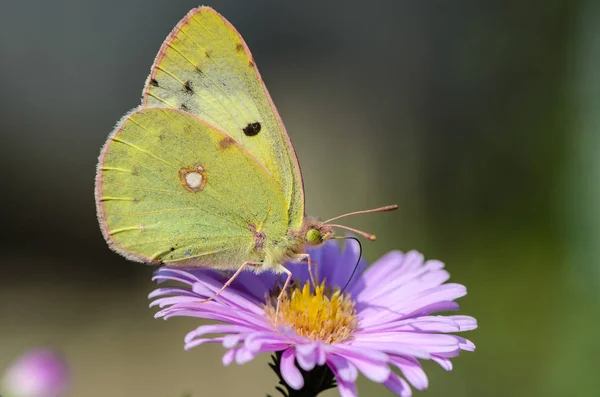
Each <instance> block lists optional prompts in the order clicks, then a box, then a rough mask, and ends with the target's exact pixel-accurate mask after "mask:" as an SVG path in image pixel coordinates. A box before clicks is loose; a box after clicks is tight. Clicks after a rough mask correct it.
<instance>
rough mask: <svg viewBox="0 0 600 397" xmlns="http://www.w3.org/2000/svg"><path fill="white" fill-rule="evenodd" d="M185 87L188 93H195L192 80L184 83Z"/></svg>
mask: <svg viewBox="0 0 600 397" xmlns="http://www.w3.org/2000/svg"><path fill="white" fill-rule="evenodd" d="M183 89H184V91H185V93H186V94H189V95H192V94H193V93H194V89H193V88H192V82H191V81H189V80H188V81H186V82H185V84H184V85H183Z"/></svg>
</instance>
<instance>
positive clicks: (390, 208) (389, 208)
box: [323, 204, 398, 226]
mask: <svg viewBox="0 0 600 397" xmlns="http://www.w3.org/2000/svg"><path fill="white" fill-rule="evenodd" d="M397 209H398V205H397V204H392V205H386V206H385V207H379V208H373V209H371V210H362V211H354V212H349V213H347V214H343V215H338V216H336V217H333V218H331V219H327V220H326V221H325V222H323V223H329V222H331V221H335V220H337V219H341V218H345V217H347V216H350V215H360V214H370V213H372V212H386V211H394V210H397ZM331 226H333V225H331Z"/></svg>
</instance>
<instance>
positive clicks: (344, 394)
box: [327, 356, 358, 397]
mask: <svg viewBox="0 0 600 397" xmlns="http://www.w3.org/2000/svg"><path fill="white" fill-rule="evenodd" d="M331 358H332V357H331V356H330V357H329V358H328V363H327V364H328V365H329V368H330V369H331V372H333V374H334V375H335V379H336V382H337V386H338V391H339V392H340V397H358V391H357V390H356V384H354V381H347V380H345V379H344V376H343V375H342V374H341V373H340V368H339V367H337V366H336V365H334V364H332V362H331V361H330V359H331ZM355 379H356V377H355Z"/></svg>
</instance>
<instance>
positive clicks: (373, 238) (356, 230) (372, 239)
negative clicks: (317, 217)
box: [329, 223, 377, 241]
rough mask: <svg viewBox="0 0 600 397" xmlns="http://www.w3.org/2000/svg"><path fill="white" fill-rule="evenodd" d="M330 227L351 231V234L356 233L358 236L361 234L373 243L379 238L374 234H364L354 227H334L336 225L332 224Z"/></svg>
mask: <svg viewBox="0 0 600 397" xmlns="http://www.w3.org/2000/svg"><path fill="white" fill-rule="evenodd" d="M329 226H331V227H339V228H340V229H346V230H350V231H351V232H354V233H356V234H360V235H361V236H363V237H364V238H366V239H369V240H371V241H375V239H376V238H377V237H376V236H375V235H374V234H369V233H366V232H363V231H362V230H358V229H355V228H353V227H349V226H344V225H334V224H331V223H330V224H329Z"/></svg>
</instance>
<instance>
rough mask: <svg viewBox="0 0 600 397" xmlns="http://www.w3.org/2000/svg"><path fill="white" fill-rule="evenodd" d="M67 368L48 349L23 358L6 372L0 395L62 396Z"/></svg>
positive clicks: (23, 396)
mask: <svg viewBox="0 0 600 397" xmlns="http://www.w3.org/2000/svg"><path fill="white" fill-rule="evenodd" d="M67 383H68V374H67V367H66V365H65V363H64V362H63V360H62V359H60V357H58V356H57V355H56V353H54V352H53V351H51V350H48V349H36V350H30V351H29V352H27V353H25V354H24V355H22V356H21V357H20V358H18V359H17V361H15V363H13V364H12V366H11V367H10V368H8V370H6V372H5V373H4V377H3V378H2V388H1V392H0V394H1V395H3V396H8V397H59V396H62V395H64V393H65V391H66V389H67Z"/></svg>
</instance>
